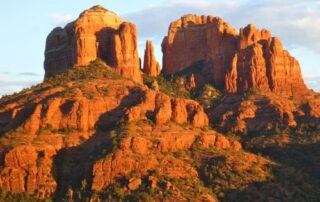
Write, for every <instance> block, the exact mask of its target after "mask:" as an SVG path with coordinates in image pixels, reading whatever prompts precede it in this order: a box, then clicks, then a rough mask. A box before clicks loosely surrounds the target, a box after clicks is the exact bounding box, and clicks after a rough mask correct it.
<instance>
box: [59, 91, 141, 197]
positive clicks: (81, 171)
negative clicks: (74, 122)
mask: <svg viewBox="0 0 320 202" xmlns="http://www.w3.org/2000/svg"><path fill="white" fill-rule="evenodd" d="M142 96H143V92H142V91H141V89H140V88H133V89H132V90H131V91H130V94H129V95H128V96H126V97H124V98H123V99H122V101H121V103H120V105H119V106H118V107H117V108H116V109H114V110H112V111H109V112H106V113H104V114H102V115H101V116H100V118H99V120H98V121H97V123H96V132H95V133H94V134H93V135H92V136H91V137H90V138H89V139H87V140H85V141H84V142H83V143H81V144H80V145H77V146H75V147H68V148H64V149H61V150H60V151H59V152H58V153H57V155H56V156H55V158H54V163H53V175H54V178H55V180H56V182H57V184H58V186H57V189H56V192H55V194H54V196H53V198H54V201H61V198H62V197H65V196H66V193H67V191H68V189H69V188H71V189H72V190H73V191H75V190H80V189H81V188H83V186H86V187H85V188H86V190H90V187H91V181H92V168H93V164H94V163H95V162H96V161H97V160H99V159H101V158H102V157H105V156H106V155H107V154H109V153H110V152H112V149H113V146H114V145H113V144H112V137H111V133H112V132H111V131H112V130H117V129H119V126H120V124H121V122H122V120H123V117H124V115H125V111H126V109H128V108H130V107H131V106H134V105H136V104H138V103H140V102H141V97H142ZM76 194H77V193H76V192H74V195H76Z"/></svg>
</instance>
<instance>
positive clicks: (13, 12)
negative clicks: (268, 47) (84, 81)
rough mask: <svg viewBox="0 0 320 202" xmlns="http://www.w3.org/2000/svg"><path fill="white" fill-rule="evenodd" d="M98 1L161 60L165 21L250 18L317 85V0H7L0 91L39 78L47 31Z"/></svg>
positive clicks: (1, 17) (2, 15) (0, 39)
mask: <svg viewBox="0 0 320 202" xmlns="http://www.w3.org/2000/svg"><path fill="white" fill-rule="evenodd" d="M132 2H134V3H132ZM97 4H100V5H102V6H104V7H105V8H107V9H109V10H112V11H114V12H116V13H118V14H119V15H121V16H122V17H123V18H124V19H126V20H128V21H130V22H133V23H135V24H136V25H137V27H138V32H139V47H140V55H141V56H142V53H143V48H144V44H145V40H147V39H151V40H153V41H154V43H155V46H156V54H157V58H158V59H159V60H161V48H160V44H161V41H162V38H163V36H164V35H166V32H167V29H168V26H169V23H170V22H171V21H172V20H175V19H177V18H179V17H180V16H182V15H184V14H187V13H192V14H206V15H214V16H220V17H222V18H223V19H224V20H225V21H227V22H228V23H230V24H231V25H233V26H234V27H235V28H237V29H239V28H240V27H243V26H245V25H247V24H249V23H253V24H255V25H256V26H257V27H259V28H267V29H269V30H270V31H271V33H272V34H273V35H274V36H278V37H280V38H281V40H282V42H283V45H284V47H285V48H286V49H288V50H289V51H290V53H291V54H292V55H293V56H295V57H296V58H297V59H298V60H299V61H300V64H301V68H302V73H303V76H304V78H305V80H306V83H307V84H308V85H309V87H311V88H313V89H316V90H317V91H320V40H319V38H320V26H319V24H320V3H319V1H318V0H303V1H302V0H256V1H248V0H228V1H226V0H197V1H191V0H159V1H150V0H149V1H147V0H135V1H132V0H131V1H129V0H121V1H95V0H90V1H89V0H45V1H44V0H28V1H21V0H19V1H18V0H10V1H4V2H3V3H1V12H0V24H1V31H0V44H1V45H0V96H1V95H3V94H9V93H12V92H14V91H18V90H20V89H22V88H24V87H28V86H30V85H32V84H35V83H39V82H41V80H42V79H43V74H44V71H43V60H44V48H45V40H46V36H47V35H48V33H49V32H50V31H51V30H52V29H53V28H54V27H56V26H64V25H65V24H66V23H67V22H70V21H72V20H74V19H76V18H77V16H78V15H79V14H80V13H81V12H82V11H83V10H84V9H87V8H90V7H92V6H93V5H97Z"/></svg>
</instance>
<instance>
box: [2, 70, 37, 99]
mask: <svg viewBox="0 0 320 202" xmlns="http://www.w3.org/2000/svg"><path fill="white" fill-rule="evenodd" d="M28 77H30V76H28ZM28 77H26V76H25V75H24V74H17V75H16V76H15V77H14V78H8V75H5V74H0V97H1V96H3V95H8V94H12V93H14V92H19V91H21V90H22V89H23V88H28V87H31V86H32V85H35V84H38V83H41V82H42V79H43V78H42V76H40V75H32V78H29V79H27V78H28Z"/></svg>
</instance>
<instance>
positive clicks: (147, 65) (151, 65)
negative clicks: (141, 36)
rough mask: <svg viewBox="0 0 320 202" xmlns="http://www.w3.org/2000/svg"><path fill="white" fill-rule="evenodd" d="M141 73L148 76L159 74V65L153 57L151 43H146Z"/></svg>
mask: <svg viewBox="0 0 320 202" xmlns="http://www.w3.org/2000/svg"><path fill="white" fill-rule="evenodd" d="M142 71H143V72H144V73H145V74H147V75H149V76H158V75H159V74H160V64H159V63H158V62H157V60H156V58H155V56H154V48H153V44H152V42H151V41H147V42H146V49H145V52H144V61H143V70H142Z"/></svg>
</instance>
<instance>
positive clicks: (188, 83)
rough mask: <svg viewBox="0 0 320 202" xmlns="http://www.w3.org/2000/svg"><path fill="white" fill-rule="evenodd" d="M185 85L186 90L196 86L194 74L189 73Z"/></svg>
mask: <svg viewBox="0 0 320 202" xmlns="http://www.w3.org/2000/svg"><path fill="white" fill-rule="evenodd" d="M185 87H186V89H188V90H192V89H194V88H196V87H197V84H196V78H195V76H194V74H191V75H190V76H188V78H187V81H186V84H185Z"/></svg>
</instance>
